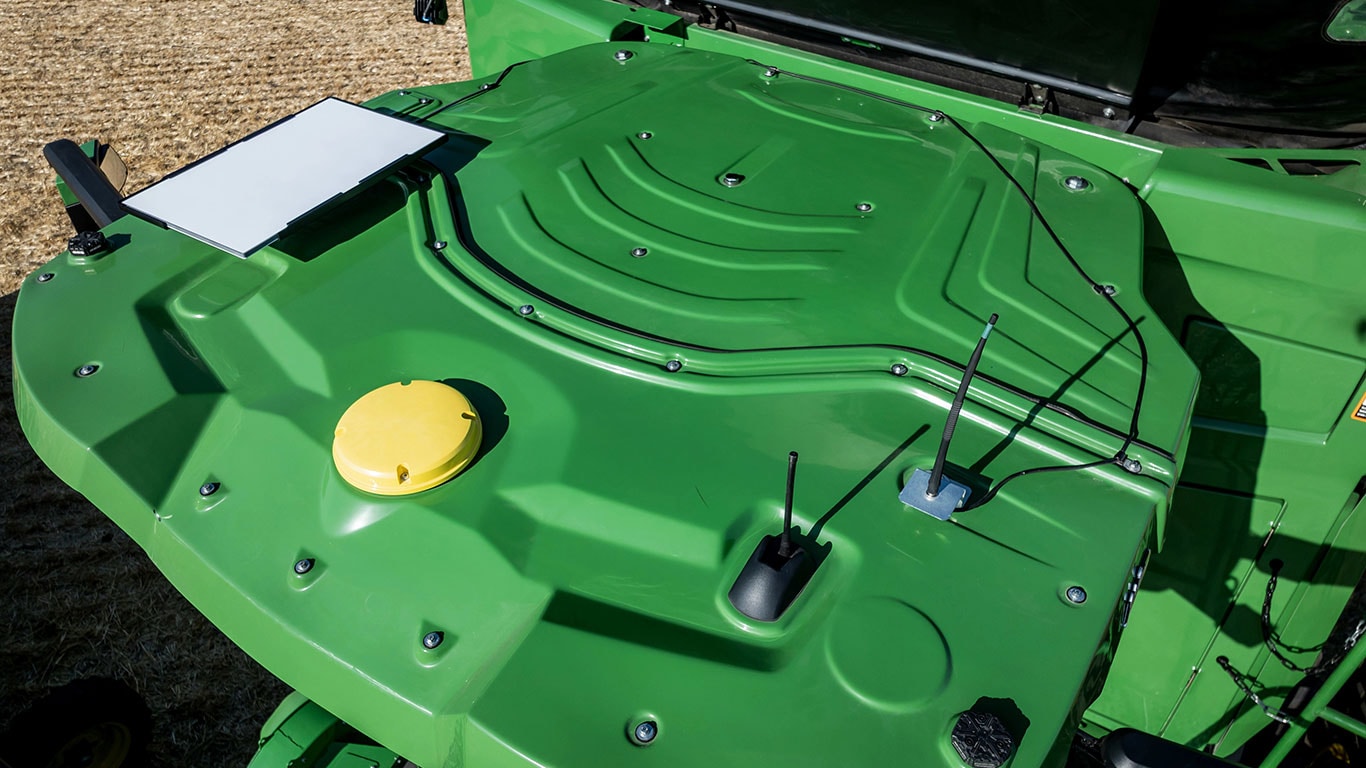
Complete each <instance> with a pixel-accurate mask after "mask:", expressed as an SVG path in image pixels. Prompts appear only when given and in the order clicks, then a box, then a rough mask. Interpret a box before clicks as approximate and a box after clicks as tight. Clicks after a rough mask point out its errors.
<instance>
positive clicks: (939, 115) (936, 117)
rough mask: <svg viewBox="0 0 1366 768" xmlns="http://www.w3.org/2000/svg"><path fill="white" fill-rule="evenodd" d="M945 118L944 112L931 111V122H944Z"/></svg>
mask: <svg viewBox="0 0 1366 768" xmlns="http://www.w3.org/2000/svg"><path fill="white" fill-rule="evenodd" d="M943 120H944V113H943V112H931V113H930V122H931V123H938V122H943Z"/></svg>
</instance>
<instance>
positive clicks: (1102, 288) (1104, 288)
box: [1096, 285, 1115, 296]
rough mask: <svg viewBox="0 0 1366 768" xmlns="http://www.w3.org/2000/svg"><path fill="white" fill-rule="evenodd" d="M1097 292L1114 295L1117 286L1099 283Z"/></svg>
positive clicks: (1103, 294)
mask: <svg viewBox="0 0 1366 768" xmlns="http://www.w3.org/2000/svg"><path fill="white" fill-rule="evenodd" d="M1096 293H1099V294H1100V295H1102V296H1114V295H1115V287H1114V286H1113V285H1097V286H1096Z"/></svg>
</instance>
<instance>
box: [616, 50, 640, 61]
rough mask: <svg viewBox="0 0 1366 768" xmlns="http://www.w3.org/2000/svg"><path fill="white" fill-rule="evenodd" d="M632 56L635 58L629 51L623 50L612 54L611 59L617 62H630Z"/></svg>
mask: <svg viewBox="0 0 1366 768" xmlns="http://www.w3.org/2000/svg"><path fill="white" fill-rule="evenodd" d="M632 56H635V54H634V53H631V52H630V51H628V50H626V49H624V48H623V49H622V50H620V51H617V52H616V53H614V54H612V58H614V59H616V60H617V61H630V60H631V57H632Z"/></svg>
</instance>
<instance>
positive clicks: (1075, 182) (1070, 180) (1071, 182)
mask: <svg viewBox="0 0 1366 768" xmlns="http://www.w3.org/2000/svg"><path fill="white" fill-rule="evenodd" d="M1062 185H1063V186H1064V187H1067V188H1068V189H1070V190H1072V191H1073V192H1080V191H1082V190H1083V189H1086V188H1087V187H1089V186H1091V182H1089V181H1087V180H1086V179H1084V178H1082V177H1080V176H1068V177H1067V178H1066V179H1063V182H1062Z"/></svg>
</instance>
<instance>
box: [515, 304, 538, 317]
mask: <svg viewBox="0 0 1366 768" xmlns="http://www.w3.org/2000/svg"><path fill="white" fill-rule="evenodd" d="M535 311H536V308H535V307H533V306H531V305H530V304H523V305H522V306H520V307H518V308H517V314H519V315H521V316H522V317H526V316H527V315H529V314H531V313H532V312H535Z"/></svg>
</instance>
